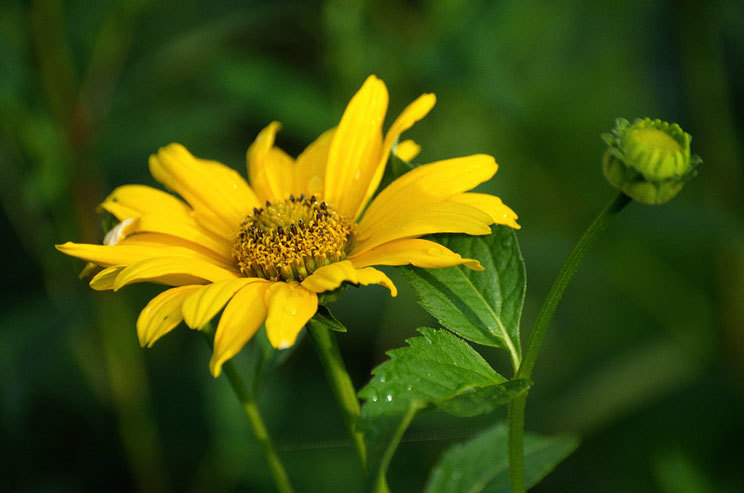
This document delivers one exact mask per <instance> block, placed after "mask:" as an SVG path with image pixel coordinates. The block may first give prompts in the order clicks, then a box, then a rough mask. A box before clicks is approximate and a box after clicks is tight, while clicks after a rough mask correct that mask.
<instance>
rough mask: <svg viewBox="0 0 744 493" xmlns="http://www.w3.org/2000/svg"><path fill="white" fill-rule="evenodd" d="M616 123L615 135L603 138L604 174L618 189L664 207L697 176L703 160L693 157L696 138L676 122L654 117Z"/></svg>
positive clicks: (644, 201)
mask: <svg viewBox="0 0 744 493" xmlns="http://www.w3.org/2000/svg"><path fill="white" fill-rule="evenodd" d="M615 123H616V124H615V128H614V129H613V130H612V133H609V134H604V135H603V136H602V138H603V139H604V140H605V142H606V143H607V146H608V147H607V151H606V152H605V155H604V159H603V161H602V171H603V172H604V175H605V177H606V178H607V180H608V181H609V182H610V183H611V184H612V186H614V187H615V188H618V189H620V190H622V191H623V193H625V194H626V195H628V196H629V197H631V198H633V199H634V200H637V201H639V202H643V203H646V204H663V203H665V202H668V201H669V200H671V199H672V197H674V196H675V195H677V193H679V191H680V190H681V189H682V186H683V185H684V184H685V182H686V181H687V180H689V179H690V178H692V177H694V176H695V174H696V168H697V167H698V166H699V165H700V163H701V162H702V161H701V159H700V158H699V157H698V156H693V155H691V153H690V141H691V140H692V137H690V134H688V133H685V132H684V131H683V130H682V129H681V128H680V126H679V125H677V124H676V123H673V124H669V123H667V122H663V121H661V120H652V119H650V118H644V119H643V120H641V119H637V120H636V121H635V122H633V124H630V123H629V122H628V121H627V120H625V119H623V118H618V119H617V121H616V122H615Z"/></svg>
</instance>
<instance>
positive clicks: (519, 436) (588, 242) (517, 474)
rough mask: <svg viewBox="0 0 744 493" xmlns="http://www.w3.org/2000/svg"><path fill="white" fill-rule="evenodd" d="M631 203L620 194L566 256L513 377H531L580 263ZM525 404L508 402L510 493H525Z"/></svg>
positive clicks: (521, 399) (524, 398) (523, 399)
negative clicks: (551, 323) (550, 327)
mask: <svg viewBox="0 0 744 493" xmlns="http://www.w3.org/2000/svg"><path fill="white" fill-rule="evenodd" d="M630 202H631V199H630V197H628V196H627V195H625V194H623V193H619V194H618V195H617V196H615V197H614V198H613V199H612V201H611V202H610V203H609V204H608V205H607V207H605V208H604V210H603V211H602V212H601V213H600V214H599V216H597V218H596V219H595V220H594V222H593V223H592V224H591V225H590V226H589V228H588V229H587V230H586V231H585V232H584V235H583V236H582V237H581V239H579V242H578V243H577V244H576V246H575V247H574V249H573V250H572V251H571V254H570V255H569V256H568V258H567V259H566V261H565V262H564V264H563V266H562V267H561V270H560V272H558V277H556V279H555V281H554V282H553V286H552V287H551V288H550V292H548V296H547V298H545V301H544V302H543V305H542V307H541V308H540V311H539V312H538V314H537V319H536V320H535V324H534V325H533V326H532V331H531V332H530V336H529V338H528V339H527V347H526V350H525V353H524V358H523V359H522V364H521V365H519V370H518V371H517V373H516V375H515V378H531V377H532V370H533V369H534V367H535V360H536V359H537V354H538V352H539V351H540V345H541V344H542V341H543V338H544V337H545V332H546V331H547V329H548V325H549V324H550V321H551V320H552V318H553V314H554V313H555V310H556V308H557V307H558V302H560V300H561V298H562V297H563V293H564V292H565V291H566V287H567V286H568V284H569V283H570V282H571V279H572V278H573V276H574V274H576V271H577V270H578V268H579V264H580V263H581V261H582V260H583V259H584V257H585V256H586V254H587V252H588V251H589V249H590V248H591V247H592V245H593V244H594V242H595V241H596V240H597V238H598V237H599V235H600V233H602V231H604V229H605V228H606V227H607V224H609V222H610V220H611V219H612V217H613V216H615V215H616V214H617V213H619V212H620V211H621V210H623V209H624V208H625V206H626V205H628V204H629V203H630ZM526 405H527V394H523V395H521V396H519V397H517V398H516V399H514V400H512V401H511V402H510V403H509V419H508V421H509V476H510V479H511V491H512V493H523V492H524V491H526V485H525V474H524V446H523V441H524V411H525V407H526Z"/></svg>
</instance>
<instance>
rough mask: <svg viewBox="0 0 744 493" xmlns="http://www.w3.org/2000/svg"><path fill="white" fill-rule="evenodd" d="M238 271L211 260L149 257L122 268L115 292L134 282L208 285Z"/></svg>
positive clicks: (230, 277) (229, 277)
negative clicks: (217, 264)
mask: <svg viewBox="0 0 744 493" xmlns="http://www.w3.org/2000/svg"><path fill="white" fill-rule="evenodd" d="M237 277H238V274H236V273H235V272H230V271H228V270H225V269H223V268H221V267H218V266H216V265H214V264H211V263H209V262H203V261H201V260H197V259H193V258H185V257H159V258H148V259H145V260H142V261H140V262H137V263H136V264H132V265H130V266H129V267H127V268H126V269H124V270H122V271H121V272H120V273H119V275H118V276H117V277H116V281H114V291H117V290H119V289H121V288H122V287H124V286H126V285H127V284H132V283H135V282H154V283H158V284H166V285H168V286H183V285H186V284H206V283H207V282H218V281H223V280H225V279H235V278H237Z"/></svg>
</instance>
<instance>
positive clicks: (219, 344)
mask: <svg viewBox="0 0 744 493" xmlns="http://www.w3.org/2000/svg"><path fill="white" fill-rule="evenodd" d="M269 284H270V283H268V282H252V283H250V284H248V285H247V286H245V287H244V288H243V289H241V290H240V291H238V292H237V293H235V295H234V296H233V298H232V300H230V303H228V304H227V307H225V311H224V312H222V316H221V317H220V322H219V324H218V325H217V332H215V335H214V350H213V352H212V359H211V360H210V361H209V370H210V371H211V372H212V375H214V376H215V378H216V377H218V376H220V372H221V371H222V365H223V364H224V363H225V361H227V360H229V359H230V358H232V357H233V356H235V355H236V354H238V352H239V351H240V350H241V349H243V346H245V344H246V343H247V342H248V341H249V340H250V339H251V337H253V335H254V334H255V333H256V331H257V330H258V329H259V328H260V327H261V324H263V322H264V320H265V319H266V305H265V304H264V294H265V293H266V289H267V288H268V287H269Z"/></svg>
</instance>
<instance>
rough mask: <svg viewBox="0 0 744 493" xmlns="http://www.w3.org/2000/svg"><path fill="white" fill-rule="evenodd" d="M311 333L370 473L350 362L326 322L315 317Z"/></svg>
mask: <svg viewBox="0 0 744 493" xmlns="http://www.w3.org/2000/svg"><path fill="white" fill-rule="evenodd" d="M307 328H308V332H309V333H310V337H311V338H312V340H313V344H314V345H315V350H316V351H317V353H318V358H320V363H321V364H322V365H323V369H324V370H325V374H326V377H328V383H329V384H330V385H331V390H332V391H333V395H334V397H335V398H336V402H337V403H338V406H339V408H340V409H341V414H342V415H343V418H344V424H345V425H346V429H347V430H348V432H349V436H350V437H351V441H352V443H353V444H354V449H355V450H356V454H357V457H358V458H359V462H360V464H361V465H362V470H363V471H364V474H365V475H366V474H367V448H366V447H365V445H364V437H363V435H362V433H360V432H358V431H357V429H356V425H357V421H358V420H359V411H360V407H359V400H358V399H357V397H356V391H355V390H354V385H353V384H352V382H351V377H349V372H348V371H346V365H344V361H343V359H342V358H341V352H340V351H339V349H338V343H337V342H336V337H335V336H334V334H333V333H332V332H331V331H330V330H329V329H328V328H327V327H326V326H324V325H323V324H322V323H319V322H317V321H316V320H315V319H311V320H310V321H309V322H308V324H307Z"/></svg>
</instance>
